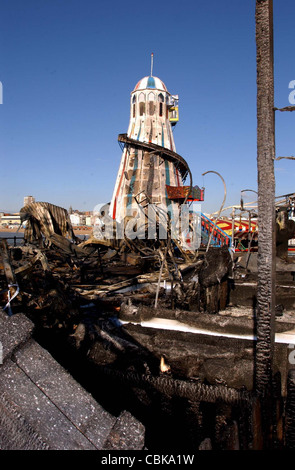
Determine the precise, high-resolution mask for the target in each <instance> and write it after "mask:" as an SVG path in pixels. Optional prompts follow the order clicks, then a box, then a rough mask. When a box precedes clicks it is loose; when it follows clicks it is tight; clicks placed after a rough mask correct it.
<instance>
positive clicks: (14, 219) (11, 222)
mask: <svg viewBox="0 0 295 470" xmlns="http://www.w3.org/2000/svg"><path fill="white" fill-rule="evenodd" d="M0 223H1V225H3V226H5V227H6V226H19V225H20V215H19V214H3V215H2V216H1V220H0Z"/></svg>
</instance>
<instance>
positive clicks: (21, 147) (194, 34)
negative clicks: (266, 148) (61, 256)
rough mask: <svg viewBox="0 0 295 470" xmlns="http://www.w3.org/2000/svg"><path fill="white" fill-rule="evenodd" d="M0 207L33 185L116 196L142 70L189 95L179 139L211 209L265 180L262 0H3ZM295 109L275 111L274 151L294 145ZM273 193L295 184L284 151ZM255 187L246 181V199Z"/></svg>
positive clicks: (277, 8)
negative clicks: (259, 121) (259, 77)
mask: <svg viewBox="0 0 295 470" xmlns="http://www.w3.org/2000/svg"><path fill="white" fill-rule="evenodd" d="M293 17H294V6H293V1H292V0H284V1H280V0H274V38H275V54H274V55H275V106H277V107H279V108H280V107H284V106H288V105H289V104H290V103H289V100H288V98H289V94H290V92H291V91H292V90H290V89H289V88H288V86H289V83H290V81H292V80H295V61H294V46H295V28H294V19H293ZM0 39H1V40H0V81H1V82H2V85H3V104H1V105H0V157H1V176H2V178H1V193H0V194H1V198H0V210H5V211H18V210H19V209H20V208H21V207H22V205H23V198H24V196H27V195H33V196H35V198H36V200H39V201H47V202H51V203H53V204H57V205H59V206H63V207H65V208H69V207H70V206H72V207H73V208H77V209H79V210H82V211H84V210H92V209H93V208H94V207H95V205H96V204H100V203H103V202H108V201H110V198H111V196H112V191H113V187H114V184H115V179H116V175H117V171H118V168H119V163H120V159H121V149H120V147H119V145H118V142H117V136H118V134H119V133H125V132H126V131H127V128H128V123H129V99H130V92H131V91H132V90H133V88H134V86H135V85H136V83H137V81H138V80H139V79H141V78H142V77H144V76H146V75H149V72H150V56H151V53H152V52H153V53H154V69H153V72H154V75H155V76H158V77H160V78H161V79H162V80H163V81H164V83H165V84H166V86H167V88H168V90H169V91H170V93H172V94H178V95H179V109H180V121H179V123H178V124H177V126H176V127H175V130H174V139H175V144H176V149H177V152H178V153H179V154H180V155H182V156H183V157H184V158H185V159H186V161H187V162H188V164H189V165H190V168H191V171H192V174H193V183H194V184H198V185H199V186H205V202H204V203H203V204H202V210H203V211H204V212H213V211H217V210H218V209H219V207H220V204H221V202H222V200H223V184H222V181H221V180H220V178H218V176H217V175H215V174H208V175H206V176H204V177H203V176H202V173H204V172H206V171H216V172H219V173H220V174H221V175H222V177H223V178H224V180H225V183H226V186H227V199H226V203H225V206H229V205H232V204H237V203H239V200H240V192H241V190H242V189H253V190H257V161H256V45H255V1H254V0H235V1H233V0H223V1H220V0H211V1H210V2H205V1H204V0H202V1H201V0H183V1H182V2H180V1H176V0H169V1H167V0H163V1H162V2H157V3H155V4H153V3H150V2H148V3H147V2H143V3H141V2H135V1H133V0H125V1H113V0H109V1H101V0H83V1H82V0H42V1H41V0H1V1H0ZM294 126H295V113H279V112H277V113H276V152H277V156H290V155H294V154H295V148H294ZM275 175H276V194H277V195H281V194H286V193H289V192H293V191H295V180H294V175H295V161H290V160H280V161H278V162H276V163H275ZM251 200H253V193H252V194H251V193H248V194H245V201H246V202H248V201H251Z"/></svg>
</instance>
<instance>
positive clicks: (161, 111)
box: [159, 93, 164, 116]
mask: <svg viewBox="0 0 295 470" xmlns="http://www.w3.org/2000/svg"><path fill="white" fill-rule="evenodd" d="M163 106H164V96H163V95H162V93H160V94H159V116H163Z"/></svg>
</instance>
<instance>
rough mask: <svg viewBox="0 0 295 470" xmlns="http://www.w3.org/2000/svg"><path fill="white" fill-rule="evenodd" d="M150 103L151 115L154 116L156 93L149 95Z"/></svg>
mask: <svg viewBox="0 0 295 470" xmlns="http://www.w3.org/2000/svg"><path fill="white" fill-rule="evenodd" d="M148 101H149V105H148V106H149V115H150V116H153V115H154V112H155V95H154V93H149V96H148Z"/></svg>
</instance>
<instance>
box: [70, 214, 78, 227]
mask: <svg viewBox="0 0 295 470" xmlns="http://www.w3.org/2000/svg"><path fill="white" fill-rule="evenodd" d="M70 219H71V223H72V225H81V218H80V214H78V213H74V214H70Z"/></svg>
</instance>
